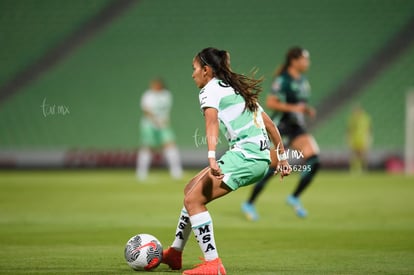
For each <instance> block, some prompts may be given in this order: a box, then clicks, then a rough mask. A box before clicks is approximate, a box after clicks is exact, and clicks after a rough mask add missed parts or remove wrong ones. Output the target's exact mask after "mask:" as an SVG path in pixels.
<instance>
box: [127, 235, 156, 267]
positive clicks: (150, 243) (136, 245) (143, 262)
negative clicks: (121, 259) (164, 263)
mask: <svg viewBox="0 0 414 275" xmlns="http://www.w3.org/2000/svg"><path fill="white" fill-rule="evenodd" d="M125 260H126V261H127V263H128V265H129V266H130V267H131V268H132V269H134V270H146V271H149V270H152V269H154V268H156V267H157V266H159V265H160V263H161V260H162V245H161V243H160V241H158V239H157V238H155V237H154V236H152V235H149V234H138V235H136V236H133V237H132V238H131V239H129V240H128V242H127V243H126V246H125Z"/></svg>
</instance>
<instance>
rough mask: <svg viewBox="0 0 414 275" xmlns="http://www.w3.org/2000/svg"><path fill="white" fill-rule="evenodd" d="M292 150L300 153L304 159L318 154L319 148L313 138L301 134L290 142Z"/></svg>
mask: <svg viewBox="0 0 414 275" xmlns="http://www.w3.org/2000/svg"><path fill="white" fill-rule="evenodd" d="M290 146H291V147H292V148H293V149H295V150H299V151H302V153H303V156H304V157H305V158H308V157H311V156H313V155H317V154H319V146H318V144H317V143H316V140H315V138H314V137H313V136H312V135H310V134H302V135H299V136H297V137H296V138H295V139H294V140H292V142H291V145H290Z"/></svg>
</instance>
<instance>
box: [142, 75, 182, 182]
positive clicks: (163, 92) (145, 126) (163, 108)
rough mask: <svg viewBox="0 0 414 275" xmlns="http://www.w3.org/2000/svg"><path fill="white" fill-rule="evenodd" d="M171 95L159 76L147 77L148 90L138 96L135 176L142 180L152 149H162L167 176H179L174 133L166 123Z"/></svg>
mask: <svg viewBox="0 0 414 275" xmlns="http://www.w3.org/2000/svg"><path fill="white" fill-rule="evenodd" d="M171 107H172V96H171V93H170V91H168V90H167V89H166V87H165V85H164V82H163V81H162V79H160V78H157V79H154V80H152V81H151V83H150V87H149V90H147V91H146V92H145V93H144V94H143V96H142V98H141V109H142V113H143V115H142V119H141V131H140V134H141V148H140V150H139V152H138V156H137V178H138V179H139V180H145V179H146V178H147V175H148V169H149V166H150V164H151V159H152V157H151V156H152V152H151V150H156V149H159V148H163V149H164V156H165V159H166V160H167V163H168V166H169V168H170V173H171V176H172V177H173V178H174V179H180V178H181V176H182V167H181V161H180V156H179V152H178V149H177V147H176V145H175V142H174V134H173V131H172V130H171V127H170V111H171Z"/></svg>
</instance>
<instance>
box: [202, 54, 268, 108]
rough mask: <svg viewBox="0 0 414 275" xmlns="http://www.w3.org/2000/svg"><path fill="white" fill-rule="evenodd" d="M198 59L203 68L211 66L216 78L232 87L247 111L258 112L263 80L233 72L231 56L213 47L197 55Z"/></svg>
mask: <svg viewBox="0 0 414 275" xmlns="http://www.w3.org/2000/svg"><path fill="white" fill-rule="evenodd" d="M196 58H197V59H198V61H199V62H200V65H201V66H209V67H210V68H211V69H212V70H213V75H214V76H215V77H217V78H218V79H220V80H221V81H223V82H224V83H225V84H227V85H230V86H231V87H232V88H233V89H234V90H235V92H236V93H238V94H240V95H241V96H242V97H243V98H244V101H245V102H246V106H245V110H246V109H248V110H249V111H251V112H255V111H257V108H258V105H257V100H258V96H259V93H260V92H261V91H262V88H261V87H260V84H261V83H262V81H263V78H260V79H254V78H253V77H247V76H245V75H242V74H238V73H235V72H233V71H232V70H231V68H230V54H229V53H228V52H227V51H223V50H218V49H216V48H211V47H210V48H205V49H203V50H202V51H201V52H199V53H198V54H197V55H196ZM253 75H254V72H253Z"/></svg>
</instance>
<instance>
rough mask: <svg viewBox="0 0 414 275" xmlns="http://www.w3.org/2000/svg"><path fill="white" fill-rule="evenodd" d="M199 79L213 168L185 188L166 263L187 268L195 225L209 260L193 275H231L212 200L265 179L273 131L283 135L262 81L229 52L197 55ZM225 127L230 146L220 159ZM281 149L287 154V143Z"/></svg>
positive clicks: (284, 166)
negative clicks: (185, 255)
mask: <svg viewBox="0 0 414 275" xmlns="http://www.w3.org/2000/svg"><path fill="white" fill-rule="evenodd" d="M192 76H193V79H194V82H195V83H196V85H197V87H198V88H200V89H201V91H200V94H199V100H200V105H201V106H200V107H201V110H202V111H203V113H204V119H205V127H206V135H207V138H206V139H207V146H208V150H209V151H208V155H207V156H206V157H207V158H208V162H209V167H206V168H205V169H203V170H202V171H201V172H200V173H198V175H196V176H195V177H194V178H193V179H192V180H191V181H190V182H189V183H188V184H187V186H186V187H185V190H184V193H185V195H184V207H183V208H182V210H181V214H180V218H179V221H178V225H177V229H176V233H175V237H174V241H173V243H172V245H171V247H169V248H168V249H166V250H165V251H164V252H163V258H162V262H163V263H165V264H168V265H169V266H170V267H171V268H172V269H175V270H177V269H181V267H182V251H183V249H184V246H185V244H186V242H187V240H188V237H189V236H190V233H191V229H192V230H193V232H194V235H195V236H196V238H197V241H198V244H199V246H200V248H201V250H202V251H203V254H204V260H203V262H202V263H201V264H199V265H198V266H197V267H196V268H194V269H191V270H186V271H184V273H183V274H187V275H191V274H192V275H196V274H197V275H199V274H203V275H218V274H221V275H225V274H226V270H225V269H224V266H223V264H222V262H221V260H220V258H219V256H218V253H217V246H216V243H215V239H214V230H213V222H212V219H211V216H210V213H209V212H208V210H207V208H206V204H207V203H209V202H211V201H213V200H215V199H217V198H220V197H222V196H225V195H227V194H229V193H230V192H232V191H235V190H237V189H238V188H240V187H243V186H247V185H249V184H252V183H254V182H256V181H258V180H259V179H261V178H262V177H263V176H264V175H265V174H266V173H267V170H268V167H269V163H270V159H271V158H270V150H269V146H268V145H269V140H268V135H269V136H270V138H271V140H272V141H273V142H274V143H276V144H277V143H279V142H281V137H280V135H279V132H278V130H277V129H276V127H275V125H274V124H273V122H272V120H271V119H270V118H269V117H268V116H267V114H266V113H265V112H263V109H262V108H261V107H260V105H259V104H258V102H257V97H258V94H259V92H260V91H261V88H260V83H261V80H256V79H253V78H248V77H246V76H244V75H240V74H237V73H234V72H233V71H232V70H231V68H230V56H229V54H228V52H226V51H221V50H218V49H215V48H206V49H204V50H202V51H201V52H200V53H198V54H197V55H196V56H195V58H194V59H193V75H192ZM219 129H220V130H221V131H222V132H223V133H224V134H225V136H226V138H227V140H228V142H229V145H230V150H229V151H226V152H225V153H224V155H223V156H222V157H221V158H220V159H219V160H216V145H217V141H218V134H219ZM280 150H281V152H282V153H284V152H283V145H281V147H280ZM278 168H280V170H278V171H280V172H281V175H282V177H283V176H286V175H288V174H289V173H290V167H289V164H288V163H287V160H286V158H284V159H283V160H280V162H279V163H278Z"/></svg>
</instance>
